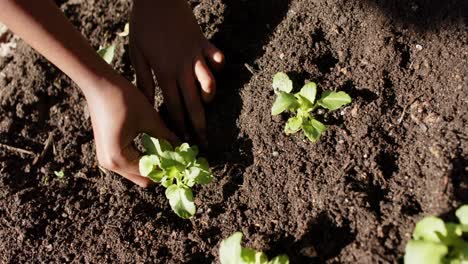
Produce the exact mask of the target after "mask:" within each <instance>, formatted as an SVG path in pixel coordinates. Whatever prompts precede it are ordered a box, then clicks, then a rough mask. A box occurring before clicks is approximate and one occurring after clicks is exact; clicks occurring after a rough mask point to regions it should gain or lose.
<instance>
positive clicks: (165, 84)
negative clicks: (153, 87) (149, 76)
mask: <svg viewBox="0 0 468 264" xmlns="http://www.w3.org/2000/svg"><path fill="white" fill-rule="evenodd" d="M158 81H159V85H160V87H161V90H162V92H163V96H164V102H165V103H166V106H167V110H168V112H169V118H170V119H171V121H172V123H173V124H174V126H175V129H176V130H177V131H178V132H179V133H180V134H181V135H182V136H183V137H184V140H187V139H188V133H187V129H186V127H185V119H184V107H183V105H182V102H181V100H182V98H181V96H180V94H179V90H178V89H177V82H176V80H175V78H174V79H169V78H168V79H166V78H160V80H158ZM158 118H159V115H158ZM160 123H161V124H162V123H163V122H162V121H161V122H160ZM164 127H165V126H164Z"/></svg>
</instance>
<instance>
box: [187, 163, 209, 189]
mask: <svg viewBox="0 0 468 264" xmlns="http://www.w3.org/2000/svg"><path fill="white" fill-rule="evenodd" d="M186 177H187V179H188V182H193V183H199V184H208V183H210V182H211V181H212V180H213V177H212V175H211V173H210V172H209V171H205V170H203V169H201V168H197V167H191V168H190V169H189V170H188V173H187V174H186ZM187 185H188V184H187ZM192 185H193V184H192ZM189 186H190V185H189Z"/></svg>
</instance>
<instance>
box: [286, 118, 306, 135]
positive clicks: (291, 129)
mask: <svg viewBox="0 0 468 264" xmlns="http://www.w3.org/2000/svg"><path fill="white" fill-rule="evenodd" d="M301 128H302V118H301V117H300V116H295V117H291V118H289V119H288V122H287V123H286V126H285V127H284V132H285V133H286V134H287V135H289V134H292V133H296V132H297V131H299V130H301Z"/></svg>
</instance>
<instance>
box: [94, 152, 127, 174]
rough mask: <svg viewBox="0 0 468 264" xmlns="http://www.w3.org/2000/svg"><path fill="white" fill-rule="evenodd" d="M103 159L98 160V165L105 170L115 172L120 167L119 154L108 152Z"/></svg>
mask: <svg viewBox="0 0 468 264" xmlns="http://www.w3.org/2000/svg"><path fill="white" fill-rule="evenodd" d="M103 156H104V157H100V158H99V163H100V164H101V165H102V166H103V167H104V168H106V169H108V170H111V171H115V170H118V169H119V168H120V167H121V164H122V159H123V158H122V155H121V154H120V153H115V152H110V153H109V154H107V155H103Z"/></svg>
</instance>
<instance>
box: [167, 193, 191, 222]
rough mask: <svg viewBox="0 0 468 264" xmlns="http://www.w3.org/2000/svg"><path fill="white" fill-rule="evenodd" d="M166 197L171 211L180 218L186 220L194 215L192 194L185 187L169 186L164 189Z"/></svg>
mask: <svg viewBox="0 0 468 264" xmlns="http://www.w3.org/2000/svg"><path fill="white" fill-rule="evenodd" d="M166 197H167V199H169V204H170V205H171V208H172V210H173V211H174V212H175V213H176V214H177V215H178V216H179V217H181V218H184V219H187V218H190V217H192V216H193V215H194V214H195V210H196V208H195V203H194V202H193V193H192V190H190V188H188V187H185V186H177V185H171V186H169V187H168V188H167V189H166Z"/></svg>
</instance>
